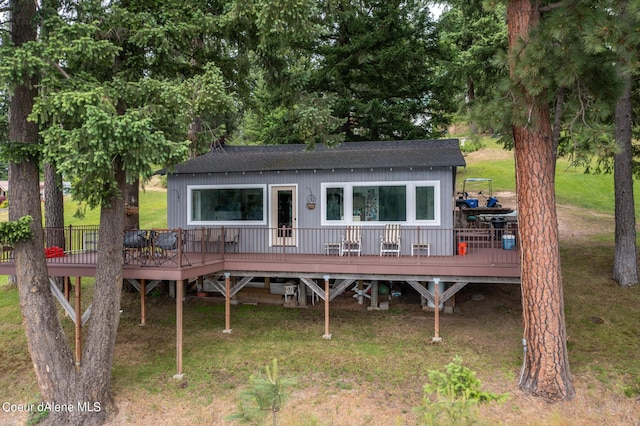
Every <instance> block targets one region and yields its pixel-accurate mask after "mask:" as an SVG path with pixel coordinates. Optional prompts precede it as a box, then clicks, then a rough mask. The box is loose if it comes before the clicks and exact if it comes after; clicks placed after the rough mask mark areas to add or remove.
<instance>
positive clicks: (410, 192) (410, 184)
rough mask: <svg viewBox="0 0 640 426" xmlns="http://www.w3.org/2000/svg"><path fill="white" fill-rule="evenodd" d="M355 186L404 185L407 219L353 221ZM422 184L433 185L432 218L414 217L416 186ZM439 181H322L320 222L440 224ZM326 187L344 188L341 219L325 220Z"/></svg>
mask: <svg viewBox="0 0 640 426" xmlns="http://www.w3.org/2000/svg"><path fill="white" fill-rule="evenodd" d="M355 186H405V187H406V188H407V220H405V221H393V222H388V221H371V222H359V221H354V220H353V216H352V212H353V187H355ZM423 186H431V187H433V198H434V217H433V220H418V219H416V188H417V187H423ZM440 187H441V182H440V181H439V180H419V181H376V182H322V183H321V184H320V192H321V197H322V199H321V203H320V206H321V210H320V213H321V215H322V217H321V221H320V224H321V225H322V226H332V225H333V226H335V225H351V224H358V225H363V226H379V225H380V224H384V223H399V224H404V225H424V226H440V224H441V220H442V216H441V211H442V202H441V198H440ZM327 188H342V189H343V190H344V217H343V219H342V220H327V219H326V217H327V204H326V199H327Z"/></svg>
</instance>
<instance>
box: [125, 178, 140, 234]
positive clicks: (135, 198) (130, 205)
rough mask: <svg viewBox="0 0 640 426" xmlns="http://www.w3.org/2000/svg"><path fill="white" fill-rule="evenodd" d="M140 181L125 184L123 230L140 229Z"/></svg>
mask: <svg viewBox="0 0 640 426" xmlns="http://www.w3.org/2000/svg"><path fill="white" fill-rule="evenodd" d="M139 187H140V179H136V180H135V182H133V183H125V184H124V189H123V191H122V192H123V194H124V200H125V206H126V209H123V214H124V215H125V216H124V229H140V210H139V209H140V190H139Z"/></svg>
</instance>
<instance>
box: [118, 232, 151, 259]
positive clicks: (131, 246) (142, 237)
mask: <svg viewBox="0 0 640 426" xmlns="http://www.w3.org/2000/svg"><path fill="white" fill-rule="evenodd" d="M123 246H124V250H123V255H124V263H125V264H134V263H138V264H141V265H144V264H146V263H147V260H148V259H149V256H150V254H151V253H150V250H151V238H150V237H149V232H148V231H143V230H135V231H125V233H124V243H123Z"/></svg>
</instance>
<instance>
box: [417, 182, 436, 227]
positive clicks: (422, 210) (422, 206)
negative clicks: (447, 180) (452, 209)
mask: <svg viewBox="0 0 640 426" xmlns="http://www.w3.org/2000/svg"><path fill="white" fill-rule="evenodd" d="M416 219H417V220H434V219H435V189H434V187H433V186H419V187H417V188H416Z"/></svg>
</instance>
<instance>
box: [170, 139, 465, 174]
mask: <svg viewBox="0 0 640 426" xmlns="http://www.w3.org/2000/svg"><path fill="white" fill-rule="evenodd" d="M465 165H466V163H465V160H464V157H463V156H462V152H461V151H460V146H459V142H458V139H441V140H402V141H390V142H344V143H342V144H340V145H338V146H336V147H334V148H328V147H326V146H324V145H317V146H316V148H315V149H308V146H307V145H304V144H297V145H259V146H230V145H227V146H225V147H224V151H211V152H209V153H207V154H204V155H201V156H199V157H197V158H194V159H192V160H189V161H186V162H184V163H182V164H178V165H177V166H175V168H174V169H173V170H171V171H170V173H225V172H252V171H279V170H280V171H285V170H323V169H348V168H388V167H449V166H453V167H456V166H465Z"/></svg>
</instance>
